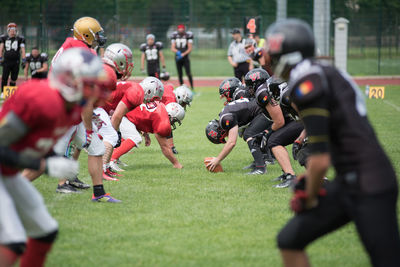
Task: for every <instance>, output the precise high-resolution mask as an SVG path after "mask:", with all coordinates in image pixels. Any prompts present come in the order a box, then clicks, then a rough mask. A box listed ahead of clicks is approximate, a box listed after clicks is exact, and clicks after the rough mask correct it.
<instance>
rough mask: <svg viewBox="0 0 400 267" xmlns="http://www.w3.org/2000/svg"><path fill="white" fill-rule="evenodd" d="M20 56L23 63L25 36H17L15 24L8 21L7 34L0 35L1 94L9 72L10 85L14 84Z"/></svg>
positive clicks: (24, 59)
mask: <svg viewBox="0 0 400 267" xmlns="http://www.w3.org/2000/svg"><path fill="white" fill-rule="evenodd" d="M3 52H4V54H3ZM3 56H4V60H3ZM21 56H22V62H23V63H25V61H26V58H25V38H24V37H23V36H18V30H17V24H15V23H14V22H10V23H9V24H8V25H7V35H6V34H4V35H2V36H0V65H2V66H3V74H2V79H1V94H3V87H4V86H7V84H8V77H9V76H10V73H11V81H10V86H15V85H16V83H17V79H18V72H19V62H20V58H21Z"/></svg>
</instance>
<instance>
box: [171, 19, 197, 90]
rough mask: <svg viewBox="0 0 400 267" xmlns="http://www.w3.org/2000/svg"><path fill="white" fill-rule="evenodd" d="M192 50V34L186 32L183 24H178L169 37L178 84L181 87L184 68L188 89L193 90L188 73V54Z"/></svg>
mask: <svg viewBox="0 0 400 267" xmlns="http://www.w3.org/2000/svg"><path fill="white" fill-rule="evenodd" d="M192 48H193V33H192V32H191V31H186V27H185V25H183V24H179V25H178V28H177V31H175V32H173V33H172V36H171V51H172V52H173V53H174V54H175V61H176V69H177V71H178V77H179V83H180V85H183V72H182V67H184V68H185V71H186V75H187V76H188V78H189V82H190V87H191V88H192V90H193V78H192V72H191V71H190V59H189V54H190V52H192Z"/></svg>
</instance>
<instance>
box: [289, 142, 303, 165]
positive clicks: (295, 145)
mask: <svg viewBox="0 0 400 267" xmlns="http://www.w3.org/2000/svg"><path fill="white" fill-rule="evenodd" d="M302 146H303V145H302V144H301V143H300V141H298V140H296V141H294V143H293V146H292V156H293V159H294V160H297V154H298V153H299V151H300V149H301V147H302Z"/></svg>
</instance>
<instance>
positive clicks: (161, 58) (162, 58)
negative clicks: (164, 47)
mask: <svg viewBox="0 0 400 267" xmlns="http://www.w3.org/2000/svg"><path fill="white" fill-rule="evenodd" d="M160 60H161V66H162V68H163V69H165V57H164V53H163V52H162V51H161V50H160Z"/></svg>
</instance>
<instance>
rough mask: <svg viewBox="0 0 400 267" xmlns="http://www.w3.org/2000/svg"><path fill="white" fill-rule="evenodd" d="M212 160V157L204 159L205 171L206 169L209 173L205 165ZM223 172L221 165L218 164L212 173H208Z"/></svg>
mask: <svg viewBox="0 0 400 267" xmlns="http://www.w3.org/2000/svg"><path fill="white" fill-rule="evenodd" d="M212 159H213V158H212V157H207V158H204V166H206V169H207V170H208V171H210V169H209V168H208V167H207V164H208V163H209V162H210V161H211V160H212ZM223 171H224V170H223V169H222V165H221V164H218V165H217V167H215V169H214V170H213V171H210V172H223Z"/></svg>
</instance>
